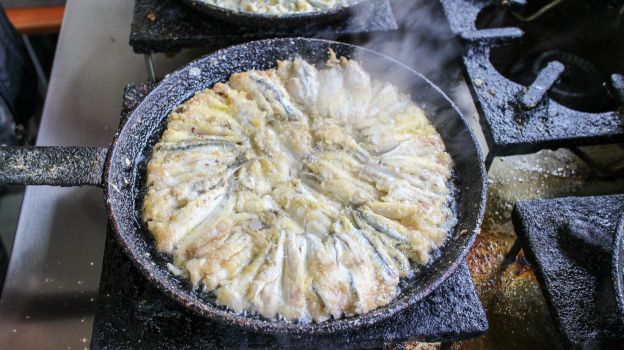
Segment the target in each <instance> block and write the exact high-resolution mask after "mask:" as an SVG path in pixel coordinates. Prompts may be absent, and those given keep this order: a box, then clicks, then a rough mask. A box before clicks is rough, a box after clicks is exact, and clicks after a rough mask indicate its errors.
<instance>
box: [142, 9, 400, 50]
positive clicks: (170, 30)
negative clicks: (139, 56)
mask: <svg viewBox="0 0 624 350" xmlns="http://www.w3.org/2000/svg"><path fill="white" fill-rule="evenodd" d="M397 28H398V25H397V22H396V19H395V18H394V14H393V12H392V9H391V7H390V3H389V1H388V0H379V1H370V2H368V3H365V4H361V5H359V6H358V11H355V13H354V14H353V15H352V16H351V17H350V18H349V19H347V20H341V21H337V22H330V23H325V24H320V25H310V26H304V27H297V28H287V29H284V28H277V27H276V28H267V29H262V30H260V29H258V28H254V27H243V26H239V25H234V24H230V23H227V22H222V21H219V20H215V19H213V18H212V17H209V16H207V15H205V14H202V13H199V12H198V11H196V10H194V9H192V8H190V7H187V6H186V5H184V4H183V3H182V2H181V1H178V0H136V2H135V6H134V15H133V19H132V26H131V29H130V45H131V46H132V48H133V49H134V51H135V52H137V53H152V52H175V51H179V50H181V49H184V48H193V47H203V48H208V49H217V48H222V47H225V46H229V45H233V44H238V43H242V42H246V41H252V40H258V39H263V38H270V37H294V36H302V37H319V38H329V37H332V38H335V37H336V36H338V35H343V34H358V33H370V32H382V31H392V30H396V29H397Z"/></svg>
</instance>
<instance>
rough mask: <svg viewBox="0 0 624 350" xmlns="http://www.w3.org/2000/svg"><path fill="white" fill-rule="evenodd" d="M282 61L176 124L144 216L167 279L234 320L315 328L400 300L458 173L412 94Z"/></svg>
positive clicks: (425, 257)
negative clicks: (254, 318) (248, 317)
mask: <svg viewBox="0 0 624 350" xmlns="http://www.w3.org/2000/svg"><path fill="white" fill-rule="evenodd" d="M330 56H331V57H330V59H329V60H328V62H327V63H326V65H325V66H324V67H323V68H321V69H317V68H316V67H315V66H313V65H311V64H309V63H308V62H306V61H304V60H301V59H295V60H294V61H281V62H278V65H277V68H276V69H271V70H266V71H248V72H244V73H238V74H234V75H232V76H231V78H230V80H229V81H228V82H227V83H224V84H222V83H218V84H216V85H215V86H214V88H212V89H207V90H203V91H200V92H198V93H197V94H195V96H194V97H193V98H191V99H190V100H188V101H187V102H185V103H184V104H182V105H181V106H180V107H178V108H177V109H176V110H175V111H174V112H172V113H171V115H170V116H169V120H168V124H167V128H166V130H165V132H164V134H163V136H162V139H161V140H160V141H159V142H158V143H157V144H156V145H155V148H154V152H153V155H152V158H151V160H150V161H149V164H148V167H147V193H146V196H145V200H144V206H143V219H144V221H145V222H146V224H147V227H148V229H149V231H150V232H151V233H152V234H153V235H154V237H155V239H156V243H157V248H158V249H159V250H160V251H162V252H164V253H167V254H170V255H171V256H172V257H173V265H175V266H173V265H170V268H171V270H172V271H174V272H175V273H177V274H179V275H182V276H184V277H186V278H189V279H190V281H191V282H192V284H193V286H194V287H195V288H198V287H201V288H203V290H204V291H206V292H212V293H214V295H215V296H216V302H217V303H218V304H221V305H225V306H227V307H229V308H231V309H233V310H235V311H237V312H248V313H254V314H260V315H262V316H264V317H267V318H281V319H285V320H288V321H299V322H311V321H316V322H321V321H324V320H327V319H329V318H331V317H333V318H335V319H338V318H341V317H343V316H349V315H355V314H361V313H366V312H367V311H369V310H372V309H375V308H377V307H379V306H383V305H385V304H388V303H389V302H390V301H391V300H392V299H393V298H395V297H396V296H397V295H398V293H399V288H398V285H399V279H400V278H402V277H406V276H409V275H410V274H411V273H412V272H413V269H414V268H415V267H417V266H419V265H423V264H426V263H428V262H429V260H430V252H431V250H432V249H434V248H437V247H440V246H441V245H442V244H443V242H444V241H445V239H446V237H447V235H448V232H449V231H450V229H451V228H452V227H453V225H454V223H455V219H454V214H453V213H452V210H451V209H450V207H449V198H450V195H451V194H450V192H451V191H450V189H449V187H448V183H449V179H450V177H451V168H452V161H451V158H450V156H449V154H448V153H446V152H445V148H444V143H443V141H442V139H441V138H440V135H439V134H438V133H437V132H436V130H435V129H434V127H433V126H432V125H431V123H430V122H429V121H428V120H427V118H426V117H425V115H424V113H423V111H422V110H421V109H420V108H418V107H417V106H416V104H415V103H414V102H412V100H411V99H410V97H409V96H407V95H403V94H401V93H400V92H399V91H398V90H397V88H396V87H395V86H393V85H392V84H390V83H385V82H381V81H377V80H373V79H371V77H370V76H369V74H367V73H366V72H365V71H364V70H363V69H362V67H361V66H360V64H358V63H357V62H356V61H352V60H347V59H345V58H341V59H337V58H336V57H335V55H334V53H333V52H330Z"/></svg>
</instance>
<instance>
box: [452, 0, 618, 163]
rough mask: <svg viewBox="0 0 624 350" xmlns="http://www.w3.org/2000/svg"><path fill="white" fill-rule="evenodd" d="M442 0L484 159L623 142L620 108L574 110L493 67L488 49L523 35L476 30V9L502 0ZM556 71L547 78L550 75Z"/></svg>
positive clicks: (503, 30)
mask: <svg viewBox="0 0 624 350" xmlns="http://www.w3.org/2000/svg"><path fill="white" fill-rule="evenodd" d="M441 3H442V5H443V6H444V11H445V13H446V16H447V18H448V20H449V24H450V27H451V29H452V30H453V31H454V32H455V33H457V34H458V35H459V36H460V37H462V38H463V39H464V40H465V43H466V51H465V54H464V55H463V63H464V66H465V68H466V75H467V80H468V83H469V86H470V88H471V92H472V94H473V96H474V97H475V100H476V102H477V108H478V110H479V112H480V114H481V116H482V118H481V121H482V127H483V130H484V134H485V137H486V140H487V142H488V146H489V149H490V152H491V154H490V155H488V157H489V158H491V157H494V156H505V155H512V154H523V153H531V152H535V151H538V150H540V149H544V148H550V149H553V148H558V147H568V146H581V145H590V144H604V143H615V142H622V141H624V116H623V114H622V111H621V109H622V108H620V109H616V110H613V111H608V112H601V113H588V112H582V111H578V110H573V109H571V108H568V107H566V106H563V105H561V104H560V103H558V102H556V101H554V100H553V99H552V98H550V97H549V96H545V92H546V91H548V89H546V91H540V93H539V94H538V93H537V91H535V85H533V86H524V85H520V84H518V83H515V82H513V81H511V80H509V79H507V78H506V77H504V76H503V75H502V74H501V73H500V72H499V71H498V70H497V69H496V68H495V67H494V66H493V64H492V62H491V60H490V59H491V52H492V50H493V48H495V47H496V46H499V45H502V44H508V45H512V44H513V43H514V41H518V40H522V35H521V33H522V30H520V29H519V28H513V27H512V28H490V29H477V26H476V22H477V18H478V16H479V15H480V13H481V12H482V11H483V10H484V9H485V8H487V7H491V6H501V3H504V1H503V2H498V3H497V4H493V3H492V1H490V0H477V1H469V0H441ZM515 6H522V3H519V4H515ZM552 61H554V59H553V60H552ZM546 63H548V62H546ZM556 71H557V69H554V70H553V73H550V74H549V77H550V78H553V77H554V76H555V75H556V74H554V73H555V72H556ZM538 82H539V81H536V83H538ZM546 85H550V86H552V84H546ZM532 90H533V91H532ZM540 97H543V98H541V99H540ZM538 100H540V101H538ZM620 102H622V101H620ZM622 103H624V102H622Z"/></svg>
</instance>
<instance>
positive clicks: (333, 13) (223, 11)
mask: <svg viewBox="0 0 624 350" xmlns="http://www.w3.org/2000/svg"><path fill="white" fill-rule="evenodd" d="M180 1H182V2H184V3H186V4H187V5H188V6H190V7H192V8H194V9H195V10H197V11H200V12H203V13H205V14H207V15H209V16H212V17H215V18H217V19H221V20H224V21H227V22H230V23H234V24H238V25H241V26H256V27H273V28H280V29H283V28H293V27H299V26H309V25H314V24H322V23H327V22H331V21H334V20H339V19H346V18H348V17H349V14H350V13H351V11H358V10H359V8H360V7H361V6H362V5H363V3H364V2H369V1H377V0H353V3H352V4H351V5H349V6H344V7H336V8H330V9H326V10H320V11H314V12H301V13H290V14H283V15H273V14H262V13H251V12H245V11H235V10H230V9H227V8H224V7H221V6H216V5H213V4H210V3H207V2H205V1H203V0H180Z"/></svg>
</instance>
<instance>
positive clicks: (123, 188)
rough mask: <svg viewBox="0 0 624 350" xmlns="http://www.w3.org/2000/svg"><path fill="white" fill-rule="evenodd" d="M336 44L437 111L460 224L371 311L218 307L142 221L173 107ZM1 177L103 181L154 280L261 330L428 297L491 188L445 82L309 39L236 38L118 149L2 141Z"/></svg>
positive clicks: (363, 321)
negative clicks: (149, 176) (316, 313)
mask: <svg viewBox="0 0 624 350" xmlns="http://www.w3.org/2000/svg"><path fill="white" fill-rule="evenodd" d="M330 48H331V49H333V50H334V51H335V52H336V53H337V54H338V55H339V56H345V57H348V58H353V59H356V60H358V61H360V62H362V63H363V65H364V68H365V69H366V70H367V71H369V72H371V73H372V75H373V76H376V77H378V78H380V79H384V80H386V81H391V82H393V83H394V84H396V85H397V86H399V88H400V89H401V90H402V91H405V92H409V93H411V96H412V98H413V99H414V101H417V102H418V104H419V105H420V106H421V107H422V108H423V109H424V110H425V112H426V113H427V115H428V116H430V119H431V121H432V122H433V124H434V125H435V127H436V128H437V130H438V132H439V133H440V134H441V135H442V138H443V139H444V142H445V145H446V148H447V151H448V152H449V154H450V155H451V157H452V159H453V161H454V178H453V182H454V186H455V188H456V189H457V190H456V192H455V202H456V205H457V210H456V212H457V219H458V222H457V225H456V227H455V228H454V229H453V232H452V233H451V235H450V238H449V240H448V241H447V242H446V244H445V245H444V246H443V247H442V248H441V249H440V251H439V256H438V257H437V258H436V259H435V261H434V262H433V263H432V264H431V265H430V266H427V267H425V268H422V269H421V270H420V271H419V272H417V273H416V274H415V276H414V277H412V278H410V279H408V280H407V281H405V283H404V285H403V286H402V289H401V293H400V295H398V296H397V298H396V299H395V300H394V301H392V302H391V303H390V304H388V305H386V306H384V307H380V308H378V309H376V310H373V311H371V312H369V313H367V314H364V315H360V316H354V317H348V318H343V319H340V320H328V321H326V322H322V323H312V324H307V325H304V324H298V323H286V322H283V321H275V320H267V319H263V318H260V317H256V316H249V315H247V316H242V315H238V314H236V313H234V312H232V311H230V310H227V309H226V308H224V307H220V306H217V305H216V304H215V302H214V298H213V297H211V296H210V295H209V294H207V293H200V292H198V291H193V290H192V289H191V288H190V287H189V284H188V283H187V282H186V281H184V280H180V279H179V278H177V277H176V276H174V275H173V274H172V273H171V272H170V271H169V270H168V269H167V267H166V263H167V262H168V261H169V260H168V258H167V257H166V256H164V255H162V254H160V253H158V252H157V251H156V249H155V245H154V241H153V238H152V236H151V234H150V233H149V232H146V231H145V230H143V229H142V227H141V224H140V222H141V219H140V208H141V197H142V191H143V187H144V182H143V180H142V179H143V176H144V173H145V170H144V169H145V163H146V160H147V159H149V157H150V152H151V149H152V146H153V145H154V144H155V143H156V142H157V140H158V138H159V137H160V135H161V133H162V132H163V129H164V126H165V124H166V121H167V116H168V114H169V112H171V111H172V110H173V109H174V108H175V107H176V106H178V105H180V104H181V103H183V102H184V101H186V100H187V99H189V98H190V97H191V96H193V94H194V93H195V92H197V91H199V90H202V89H206V88H209V87H212V86H213V85H214V84H215V83H216V82H223V81H226V80H227V79H228V78H229V76H230V75H231V74H233V73H235V72H242V71H247V70H251V69H268V68H272V67H274V66H275V65H276V61H277V60H285V59H291V58H294V57H296V56H300V57H302V58H304V59H306V60H308V61H309V62H324V61H326V60H327V52H328V50H329V49H330ZM102 172H103V173H102ZM0 183H5V184H28V185H60V186H74V185H95V186H101V187H103V188H104V194H105V198H106V209H107V211H108V216H109V218H110V222H111V226H112V228H113V230H114V232H115V234H116V237H117V239H118V241H119V244H120V245H121V246H122V247H123V249H124V250H125V252H126V254H127V255H128V257H129V258H130V259H131V260H132V261H133V263H134V264H135V265H136V267H137V268H138V269H139V270H140V271H141V272H142V273H143V274H144V275H145V277H146V278H147V279H148V280H149V282H150V283H153V284H154V285H156V286H157V287H158V288H160V289H161V290H162V291H163V292H164V293H165V294H167V295H168V296H170V297H172V298H174V299H176V300H177V301H178V302H179V303H180V304H182V305H184V306H185V307H186V308H188V309H190V310H192V311H194V312H197V313H199V314H201V315H203V316H206V317H208V318H211V319H215V320H219V321H223V322H226V323H228V324H231V325H236V326H240V327H243V328H245V329H247V330H251V331H256V332H264V333H275V334H286V333H298V334H317V333H326V332H334V331H341V330H352V329H356V328H358V327H361V326H364V325H369V324H372V323H374V322H377V321H380V320H382V319H384V318H387V317H389V316H392V315H393V314H395V313H396V312H398V311H401V310H403V309H405V308H406V307H408V306H410V305H413V304H414V303H416V302H417V301H419V300H421V299H422V298H424V297H425V296H427V295H428V294H429V293H431V291H432V290H434V289H435V288H436V287H438V285H440V283H442V282H443V281H444V280H446V279H447V278H448V277H449V276H450V275H451V274H452V273H453V272H454V271H455V269H456V268H457V266H458V265H459V264H460V263H462V261H463V259H464V257H465V256H466V253H467V251H468V248H469V247H470V245H471V244H472V243H473V241H474V239H475V236H476V234H477V232H478V229H479V226H480V224H481V220H482V218H483V212H484V208H485V195H486V172H485V167H484V163H483V157H482V154H481V151H480V149H479V146H478V144H477V141H476V140H475V137H474V135H473V134H472V132H471V131H470V129H469V128H468V126H467V125H466V122H465V120H464V118H463V116H462V115H461V113H460V112H459V111H458V110H457V108H456V106H455V105H454V104H453V103H452V102H451V101H450V100H449V98H448V97H446V95H444V93H443V92H442V91H440V89H438V88H437V87H436V86H435V85H433V84H432V83H431V82H430V81H429V80H427V79H426V78H425V77H423V76H422V75H420V74H419V73H417V72H415V71H413V70H411V69H410V68H408V67H406V66H404V65H402V64H400V63H398V62H396V61H394V60H392V59H391V58H389V57H387V56H383V55H381V54H378V53H375V52H373V51H369V50H366V49H363V48H360V47H356V46H352V45H347V44H342V43H337V42H332V41H325V40H318V39H303V38H296V39H270V40H262V41H255V42H250V43H246V44H242V45H238V46H233V47H230V48H227V49H224V50H220V51H217V52H215V53H213V54H210V55H208V56H205V57H202V58H200V59H198V60H196V61H194V62H191V63H190V64H188V65H187V66H185V67H184V68H182V69H180V70H178V71H176V72H174V73H171V74H170V75H168V76H167V77H166V78H165V79H164V80H163V81H162V82H161V83H160V84H159V85H158V86H157V87H156V88H155V89H154V90H153V91H152V92H151V93H150V94H149V95H148V96H147V97H146V98H145V99H144V100H143V101H142V102H141V103H140V105H139V106H138V107H137V108H136V109H135V110H134V112H133V113H132V114H131V115H130V116H129V117H128V119H127V120H126V121H125V123H123V124H122V126H121V127H120V129H119V131H118V132H117V134H116V135H115V137H114V139H113V141H112V143H111V146H110V148H109V149H108V150H107V149H104V148H87V147H0Z"/></svg>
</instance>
